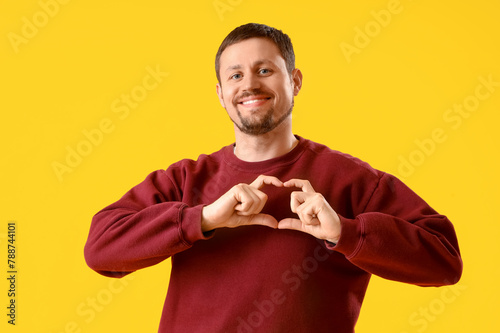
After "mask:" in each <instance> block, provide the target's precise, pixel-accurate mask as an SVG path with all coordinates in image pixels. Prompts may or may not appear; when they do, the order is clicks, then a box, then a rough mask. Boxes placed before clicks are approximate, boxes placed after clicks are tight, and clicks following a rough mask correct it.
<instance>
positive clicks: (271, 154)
mask: <svg viewBox="0 0 500 333" xmlns="http://www.w3.org/2000/svg"><path fill="white" fill-rule="evenodd" d="M286 123H287V122H283V123H282V124H280V125H279V126H278V127H277V128H275V129H274V130H272V131H271V132H269V133H266V134H262V135H249V134H245V133H242V132H241V131H239V129H238V128H237V127H236V126H235V137H236V147H235V150H234V153H235V155H236V157H238V158H239V159H240V160H243V161H246V162H260V161H265V160H269V159H271V158H275V157H279V156H282V155H285V154H286V153H288V152H289V151H291V150H292V149H293V148H294V147H295V146H296V145H297V143H298V140H297V138H296V137H295V136H294V135H293V133H292V128H291V124H286ZM282 125H284V126H282ZM287 125H288V126H287Z"/></svg>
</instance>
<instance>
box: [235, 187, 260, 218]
mask: <svg viewBox="0 0 500 333" xmlns="http://www.w3.org/2000/svg"><path fill="white" fill-rule="evenodd" d="M235 190H236V192H235V197H236V200H237V201H238V202H239V203H238V204H237V205H236V206H235V207H234V209H235V210H236V211H237V213H238V215H251V214H257V213H260V211H261V210H262V209H263V208H264V205H265V204H266V202H267V195H266V194H265V193H264V192H261V191H259V190H257V189H255V188H253V187H250V186H248V185H241V186H238V187H237V188H236V189H235Z"/></svg>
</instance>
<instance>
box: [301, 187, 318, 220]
mask: <svg viewBox="0 0 500 333" xmlns="http://www.w3.org/2000/svg"><path fill="white" fill-rule="evenodd" d="M309 195H310V196H309V197H308V199H307V200H306V201H305V202H304V203H303V204H302V205H300V206H299V207H297V215H298V216H299V218H300V220H301V221H302V222H304V223H305V224H311V225H316V224H320V221H319V219H318V214H319V213H320V212H321V202H320V201H318V197H319V196H320V195H318V194H316V193H314V194H310V193H309Z"/></svg>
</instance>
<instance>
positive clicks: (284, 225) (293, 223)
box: [278, 218, 304, 231]
mask: <svg viewBox="0 0 500 333" xmlns="http://www.w3.org/2000/svg"><path fill="white" fill-rule="evenodd" d="M278 229H290V230H299V231H304V230H303V223H302V221H301V220H299V219H294V218H286V219H283V220H281V221H280V222H279V223H278Z"/></svg>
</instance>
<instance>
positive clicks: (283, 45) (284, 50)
mask: <svg viewBox="0 0 500 333" xmlns="http://www.w3.org/2000/svg"><path fill="white" fill-rule="evenodd" d="M256 37H264V38H269V39H270V40H271V41H272V42H273V43H274V44H276V46H277V47H278V49H279V50H280V53H281V56H282V57H283V59H285V63H286V69H287V70H288V73H290V74H291V73H292V71H293V70H294V68H295V53H294V52H293V45H292V41H291V40H290V37H288V35H287V34H285V33H283V32H282V31H281V30H278V29H275V28H272V27H270V26H267V25H265V24H258V23H247V24H244V25H242V26H239V27H237V28H236V29H234V30H233V31H231V32H230V33H229V35H227V36H226V38H225V39H224V40H223V41H222V44H221V45H220V46H219V50H218V51H217V55H216V56H215V73H216V75H217V80H218V81H219V83H220V73H219V70H220V57H221V55H222V52H224V50H225V49H226V48H227V47H228V46H230V45H233V44H236V43H238V42H241V41H243V40H246V39H250V38H256Z"/></svg>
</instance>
